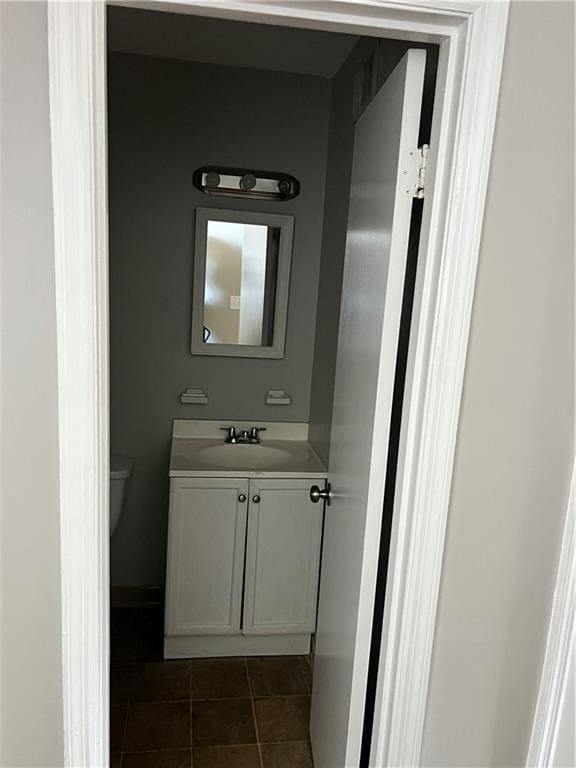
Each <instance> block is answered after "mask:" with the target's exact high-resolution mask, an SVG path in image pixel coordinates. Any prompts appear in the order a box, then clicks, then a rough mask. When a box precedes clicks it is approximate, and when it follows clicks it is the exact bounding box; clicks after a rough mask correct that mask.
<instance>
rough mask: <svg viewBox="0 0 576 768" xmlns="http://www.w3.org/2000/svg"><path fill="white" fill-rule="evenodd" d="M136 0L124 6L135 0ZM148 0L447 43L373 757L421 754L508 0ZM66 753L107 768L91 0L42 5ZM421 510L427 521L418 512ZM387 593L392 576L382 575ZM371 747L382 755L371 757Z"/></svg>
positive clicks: (99, 209) (96, 88) (104, 282)
mask: <svg viewBox="0 0 576 768" xmlns="http://www.w3.org/2000/svg"><path fill="white" fill-rule="evenodd" d="M137 4H138V3H136V5H137ZM142 5H146V7H149V8H157V9H161V10H170V11H173V12H174V11H180V12H188V13H197V14H203V15H213V16H219V17H223V18H229V19H240V20H245V21H254V22H260V23H269V24H270V23H272V24H274V23H277V24H284V25H290V24H292V25H294V26H304V27H309V28H317V29H325V30H332V31H340V32H350V33H354V34H370V35H372V36H382V37H394V38H402V39H406V40H424V39H426V40H428V41H430V40H436V41H437V42H439V43H441V50H440V62H439V77H440V78H441V79H442V80H443V86H444V87H443V88H438V91H443V95H442V96H440V95H439V96H438V98H437V101H436V105H435V116H434V124H433V137H432V142H431V156H430V158H429V159H430V170H429V172H428V178H427V183H428V182H429V187H428V190H429V191H428V193H427V197H426V199H425V204H424V220H423V228H422V245H421V257H422V259H423V263H424V264H425V268H424V269H423V270H422V276H421V282H419V285H418V286H417V291H418V293H417V298H418V300H419V302H420V306H419V314H418V315H417V316H416V315H415V318H414V322H413V329H412V330H413V334H414V337H413V341H414V342H415V343H412V344H411V347H412V349H413V357H412V359H411V361H410V369H409V376H410V379H409V384H410V386H409V387H407V393H406V399H405V404H406V407H407V410H406V411H405V413H406V414H407V418H404V419H403V422H404V423H403V437H402V451H403V454H402V456H401V457H400V459H401V463H399V477H398V480H399V482H398V483H397V489H398V491H397V509H398V510H400V511H399V516H400V517H399V520H398V539H397V546H396V549H395V553H394V560H393V562H391V564H390V568H389V570H390V573H391V576H392V578H391V584H393V594H392V597H391V600H390V601H389V604H388V605H387V612H388V621H389V625H388V627H387V630H386V632H387V640H386V649H387V652H386V657H385V658H386V668H387V675H386V676H385V679H384V681H383V687H382V697H383V700H384V701H386V702H388V704H389V706H388V708H387V710H386V713H383V715H384V714H385V717H384V716H383V718H382V720H381V721H379V722H377V723H376V729H375V739H376V741H377V742H378V743H379V744H380V746H381V752H380V754H381V756H382V757H381V759H382V762H378V763H377V764H378V765H404V766H408V765H417V764H418V761H419V755H420V749H421V743H422V733H423V727H424V713H425V707H426V699H427V691H428V677H429V670H430V660H431V651H432V642H433V637H434V627H435V618H436V604H437V598H438V589H439V579H440V570H441V563H442V555H443V546H444V537H445V530H446V518H447V510H448V501H449V491H450V485H451V479H452V469H453V455H454V446H455V440H456V432H457V426H458V415H459V408H460V397H461V391H462V380H463V373H464V364H465V359H466V351H467V346H468V334H469V325H470V314H471V306H472V298H473V293H474V284H475V275H476V265H477V258H478V249H479V240H480V231H481V224H482V219H483V212H484V201H485V193H486V184H487V177H488V170H489V162H490V155H491V148H492V139H493V134H494V122H495V114H496V106H497V99H498V92H499V84H500V74H501V67H502V59H503V52H504V37H505V31H506V25H507V16H508V2H507V0H504V1H503V2H499V3H486V4H485V3H482V2H480V1H479V0H478V1H476V0H475V1H474V2H467V1H465V0H454V2H449V3H447V2H437V3H435V4H434V5H431V4H430V3H429V2H422V0H402V2H395V0H388V1H387V2H378V3H375V2H373V1H372V0H348V1H347V2H345V3H344V2H341V0H329V1H328V2H316V0H310V2H309V3H308V4H307V6H306V8H304V7H303V6H302V4H301V3H299V2H298V0H286V1H285V2H284V3H283V4H282V7H278V6H273V5H270V6H267V5H263V4H262V3H256V2H253V0H210V2H209V3H207V2H206V1H205V0H180V2H167V1H166V0H155V2H150V3H144V2H142ZM48 8H49V11H48V36H49V51H50V56H49V76H50V113H51V125H52V160H53V188H54V228H55V268H56V277H57V296H56V301H57V318H58V324H57V342H58V358H59V369H58V387H59V433H60V477H61V489H60V507H61V550H62V551H61V560H62V626H63V640H62V647H63V677H64V696H63V699H64V702H63V706H64V728H65V747H66V748H65V752H66V754H65V764H66V766H70V768H72V767H76V766H79V765H82V766H85V768H100V767H101V766H104V765H107V764H108V759H109V758H108V706H109V681H108V675H107V668H108V653H109V652H108V607H109V597H108V545H109V538H108V417H109V406H108V383H107V378H108V356H107V348H108V345H107V341H108V321H107V310H108V307H107V301H108V294H107V290H108V265H107V220H106V210H107V191H106V139H105V132H106V126H105V105H106V90H105V89H106V83H105V67H106V49H105V34H106V26H105V5H104V2H103V0H86V2H83V3H58V2H49V4H48ZM414 521H419V522H422V521H425V525H418V526H416V525H414ZM391 589H392V587H391ZM379 759H380V758H379Z"/></svg>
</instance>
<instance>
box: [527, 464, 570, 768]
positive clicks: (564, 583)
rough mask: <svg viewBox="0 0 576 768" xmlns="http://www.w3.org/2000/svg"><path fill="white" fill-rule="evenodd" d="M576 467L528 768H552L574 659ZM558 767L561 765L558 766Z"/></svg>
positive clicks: (567, 511) (531, 738) (565, 523)
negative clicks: (571, 663)
mask: <svg viewBox="0 0 576 768" xmlns="http://www.w3.org/2000/svg"><path fill="white" fill-rule="evenodd" d="M575 553H576V464H574V467H573V469H572V483H571V486H570V493H569V496H568V508H567V510H566V520H565V522H564V533H563V535H562V549H561V551H560V559H559V561H558V572H557V575H556V585H555V587H554V599H553V602H552V613H551V616H550V624H549V626H548V638H547V640H546V653H545V656H544V663H543V665H542V677H541V678H540V689H539V692H538V700H537V702H536V709H535V712H534V721H533V723H532V733H531V736H530V746H529V748H528V757H527V758H526V766H528V768H551V767H552V766H553V765H554V764H555V762H554V755H555V750H556V743H557V740H558V729H559V726H560V721H561V715H562V707H563V706H564V701H565V698H566V689H567V687H568V685H569V679H568V678H569V670H570V662H571V661H572V660H573V656H574V635H575V631H576V630H575V620H576V560H575ZM556 764H557V763H556Z"/></svg>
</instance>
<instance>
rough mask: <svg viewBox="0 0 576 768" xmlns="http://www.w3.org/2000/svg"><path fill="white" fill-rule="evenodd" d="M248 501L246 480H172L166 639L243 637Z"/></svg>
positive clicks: (167, 571)
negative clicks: (233, 635) (179, 637)
mask: <svg viewBox="0 0 576 768" xmlns="http://www.w3.org/2000/svg"><path fill="white" fill-rule="evenodd" d="M242 496H243V497H244V501H243V502H242V501H240V498H241V497H242ZM247 497H248V481H247V480H238V479H236V478H234V479H220V478H209V479H204V478H182V479H180V478H178V479H172V480H171V481H170V518H169V525H168V563H167V570H166V634H168V635H204V634H210V635H227V634H238V633H239V632H240V617H241V607H242V580H243V572H244V547H245V542H246V508H247V506H248V498H247Z"/></svg>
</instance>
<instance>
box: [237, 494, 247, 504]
mask: <svg viewBox="0 0 576 768" xmlns="http://www.w3.org/2000/svg"><path fill="white" fill-rule="evenodd" d="M238 501H240V502H244V501H246V494H244V493H241V494H240V496H238Z"/></svg>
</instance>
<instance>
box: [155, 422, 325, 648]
mask: <svg viewBox="0 0 576 768" xmlns="http://www.w3.org/2000/svg"><path fill="white" fill-rule="evenodd" d="M232 424H233V423H232V422H229V423H226V426H230V425H232ZM222 426H223V423H222V422H212V421H192V420H176V421H175V422H174V428H173V437H172V450H171V458H170V506H169V526H168V558H167V573H166V615H165V627H164V635H165V637H164V655H165V657H166V658H181V657H195V656H234V655H242V656H247V655H265V654H306V653H308V651H309V648H310V637H311V634H312V633H313V632H314V629H315V622H316V604H317V595H318V575H319V568H320V550H321V543H322V525H323V505H322V504H314V503H312V501H311V499H310V486H311V485H313V484H318V485H322V484H323V483H324V481H325V478H326V468H325V467H324V465H323V464H322V462H321V460H320V458H319V457H318V455H317V454H316V453H315V451H314V450H313V448H312V447H311V445H310V444H309V442H308V440H307V437H308V425H307V424H282V423H262V424H260V425H258V426H262V427H264V428H265V429H266V432H265V433H264V434H265V437H264V436H263V438H262V441H261V443H259V444H248V443H246V444H241V443H239V444H229V443H228V444H227V443H225V442H224V433H223V432H222V431H220V430H221V427H222ZM236 426H237V428H238V430H241V429H242V427H243V426H246V425H244V424H237V425H236Z"/></svg>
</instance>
